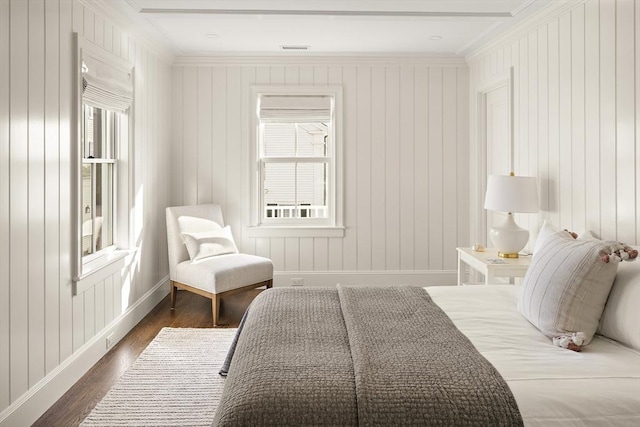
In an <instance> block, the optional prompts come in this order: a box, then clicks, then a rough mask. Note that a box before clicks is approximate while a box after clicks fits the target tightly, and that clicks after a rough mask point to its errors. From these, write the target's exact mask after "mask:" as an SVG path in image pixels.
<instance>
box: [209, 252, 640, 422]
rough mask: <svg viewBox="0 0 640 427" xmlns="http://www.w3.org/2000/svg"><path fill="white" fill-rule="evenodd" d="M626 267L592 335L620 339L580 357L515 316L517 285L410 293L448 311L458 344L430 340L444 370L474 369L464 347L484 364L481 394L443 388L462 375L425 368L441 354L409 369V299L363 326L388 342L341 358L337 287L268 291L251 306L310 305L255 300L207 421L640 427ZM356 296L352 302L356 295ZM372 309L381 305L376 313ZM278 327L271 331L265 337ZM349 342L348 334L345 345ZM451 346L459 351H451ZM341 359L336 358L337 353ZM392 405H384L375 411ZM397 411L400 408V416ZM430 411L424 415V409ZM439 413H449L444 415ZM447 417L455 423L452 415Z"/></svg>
mask: <svg viewBox="0 0 640 427" xmlns="http://www.w3.org/2000/svg"><path fill="white" fill-rule="evenodd" d="M624 264H628V265H624V266H623V265H621V266H620V270H619V271H618V276H617V279H616V281H615V282H614V285H613V288H612V290H611V293H610V294H609V300H608V302H607V306H606V307H605V310H604V314H603V316H602V319H601V325H600V328H599V331H600V332H601V333H602V332H603V331H606V332H607V334H608V335H613V337H614V338H617V339H618V341H614V340H612V339H610V338H607V337H605V336H602V335H596V336H595V338H594V339H593V341H592V342H591V343H590V344H589V345H588V346H586V347H585V348H584V349H583V350H582V351H581V352H574V351H570V350H567V349H564V348H560V347H556V346H554V345H552V343H551V340H550V339H549V338H548V337H547V336H545V335H543V334H542V333H541V332H540V331H539V330H538V329H536V327H534V326H533V325H532V324H530V323H529V322H528V321H527V320H526V319H524V318H523V317H522V315H521V314H520V313H519V312H518V310H517V309H516V304H515V301H516V295H517V293H518V292H519V289H518V287H514V286H512V285H489V286H463V287H447V286H441V287H429V288H424V289H422V288H412V290H411V291H410V296H409V299H410V300H415V299H418V300H422V297H421V296H417V294H415V292H421V293H422V294H424V295H428V297H427V299H429V300H431V301H432V302H433V303H434V304H435V305H436V306H437V307H438V308H439V309H441V310H442V311H443V312H444V313H446V317H447V318H448V319H450V321H451V322H452V323H453V325H455V327H456V328H457V330H459V331H460V332H461V334H463V338H461V340H458V338H455V339H453V338H451V339H450V338H449V337H446V339H441V338H442V337H441V336H440V335H439V334H440V333H439V332H436V333H435V337H434V338H433V339H435V340H436V341H437V340H439V339H440V341H439V342H438V343H437V347H438V348H442V349H444V350H442V353H443V354H444V360H445V361H444V365H449V362H448V361H452V360H453V361H455V360H457V359H459V358H460V359H461V360H462V361H463V362H462V365H465V364H467V363H476V362H475V361H470V362H469V361H467V360H466V359H465V356H464V355H465V354H466V353H467V352H469V351H470V350H469V349H467V344H466V343H465V342H466V341H465V340H467V341H468V343H469V345H470V347H473V349H475V350H476V351H477V352H478V353H479V354H480V355H481V357H482V359H483V360H485V361H487V362H488V364H489V365H490V368H487V367H486V366H484V365H479V366H480V367H479V368H478V367H473V368H472V369H471V372H474V371H475V370H479V371H486V372H485V373H484V374H482V375H485V374H486V375H488V376H489V377H490V381H489V383H490V384H489V386H488V389H486V388H485V389H483V388H482V387H483V384H484V383H485V382H487V380H486V379H485V378H484V377H482V379H480V380H479V381H476V382H477V383H479V384H477V386H478V387H476V386H475V385H473V384H472V387H471V389H470V390H466V386H467V384H466V383H467V382H470V383H473V382H474V380H473V379H472V378H471V377H473V375H471V376H469V374H462V376H461V377H460V378H454V379H453V380H452V381H451V384H448V385H443V386H442V387H439V386H438V384H439V382H440V381H445V382H446V381H447V379H448V378H449V377H450V376H451V375H454V376H455V373H456V372H457V371H458V370H464V366H462V367H461V366H460V365H461V364H460V363H458V364H456V363H453V364H451V366H448V367H443V368H438V367H437V366H439V365H436V362H435V361H433V363H432V358H434V357H436V356H434V355H433V354H429V355H428V356H426V357H423V355H419V358H421V359H420V360H419V361H418V363H412V362H411V360H412V359H415V357H416V354H415V353H412V351H414V350H412V349H411V346H410V345H409V346H408V347H409V350H407V349H406V348H405V346H404V344H403V343H406V342H411V341H416V343H415V344H416V345H415V346H414V347H415V348H420V346H422V345H423V343H422V342H418V340H419V339H421V338H419V339H418V338H416V339H415V340H414V339H413V338H412V336H411V334H412V333H413V332H411V327H410V326H409V324H410V323H411V324H417V325H418V329H420V327H421V323H420V321H417V322H416V321H415V319H414V318H412V316H411V315H409V316H404V315H402V316H394V315H393V314H394V313H395V314H398V313H405V312H407V311H409V312H413V311H414V308H415V307H414V306H413V305H411V304H413V303H411V302H407V301H404V302H399V303H398V304H399V305H394V303H393V302H391V303H389V301H385V304H384V306H387V305H388V306H389V309H388V311H386V312H384V313H382V314H380V316H378V317H379V318H378V320H375V319H372V320H371V319H370V320H368V321H365V323H368V324H371V327H372V329H371V330H376V328H378V330H380V333H379V334H378V335H379V336H380V337H382V338H383V339H381V340H380V341H378V342H368V343H367V345H369V347H367V346H366V345H365V346H364V347H363V348H361V349H360V350H358V349H357V348H356V349H355V350H354V349H353V348H351V349H349V347H348V346H347V347H346V348H347V349H346V350H345V347H344V346H343V345H342V344H344V342H341V340H342V341H344V340H345V338H340V337H338V338H337V339H336V337H335V336H331V334H329V333H327V332H326V330H325V329H324V327H323V326H322V325H324V324H325V323H327V322H329V323H331V322H334V323H336V322H337V323H336V324H338V323H339V322H340V318H341V317H340V315H339V312H340V310H341V309H342V308H343V307H341V304H342V306H344V305H345V303H344V302H342V303H341V302H340V300H339V298H338V300H337V302H336V301H334V304H329V305H327V306H325V305H324V303H323V302H321V301H322V300H323V299H326V298H328V299H330V300H331V299H335V292H337V291H335V290H332V291H331V292H329V293H328V294H326V295H323V296H322V298H320V296H319V295H320V294H319V293H322V292H324V290H308V291H305V292H297V291H296V290H291V289H274V290H270V291H268V292H265V293H263V294H264V297H262V296H261V297H259V298H257V299H256V302H257V303H258V305H259V304H260V299H262V298H264V299H270V301H269V305H271V306H274V305H275V306H278V303H274V301H275V300H271V298H276V297H279V296H278V295H276V294H277V293H281V294H282V295H290V294H294V295H295V297H294V298H299V297H300V296H301V294H305V293H306V294H309V295H310V297H309V298H306V297H305V298H306V302H299V303H297V304H294V305H295V306H296V307H298V308H300V307H303V308H304V310H303V311H304V313H303V314H301V312H299V311H291V310H293V309H292V308H291V307H290V306H292V304H290V303H283V304H282V309H281V310H278V309H274V308H273V307H271V308H268V309H266V310H264V311H262V310H254V305H255V302H254V304H252V306H251V307H250V309H249V311H248V315H247V317H246V321H244V322H243V327H242V329H241V332H239V335H238V337H237V338H238V339H237V346H235V351H234V352H232V353H231V355H232V357H231V359H230V366H229V374H228V377H227V380H226V384H225V391H224V393H223V396H222V399H221V402H220V405H219V408H218V410H217V412H216V418H215V421H214V425H219V426H226V425H251V424H253V425H257V424H260V425H268V424H271V425H389V424H396V425H400V424H402V425H409V424H414V425H425V424H429V425H487V424H491V425H519V424H524V425H525V426H556V425H557V426H560V425H562V426H567V425H569V426H571V425H575V426H602V425H616V426H627V425H629V426H637V425H640V352H639V351H638V348H637V346H636V348H633V347H634V345H635V344H634V343H636V344H637V342H638V341H639V340H640V314H639V313H640V262H633V263H624ZM358 291H364V289H359V290H358ZM373 291H374V294H375V293H376V292H379V291H378V290H373ZM318 292H319V293H318ZM363 295H365V294H359V295H356V296H357V298H360V299H363V298H364V297H363ZM381 295H383V294H377V296H376V298H387V299H394V297H392V296H389V295H391V294H386V295H385V296H381ZM425 301H426V299H425ZM296 310H297V309H296ZM372 310H373V311H375V310H382V311H384V310H386V309H385V308H384V307H383V306H382V305H381V306H376V307H374V308H373V309H372ZM289 311H291V312H290V313H288V312H289ZM354 311H355V312H356V315H357V316H360V315H361V314H362V312H365V311H367V309H366V307H365V308H364V309H363V308H362V307H356V308H355V310H354ZM394 317H396V318H399V320H397V324H394V323H393V322H396V320H393V318H394ZM328 319H334V320H328ZM427 321H428V322H435V323H436V324H437V323H438V322H439V320H437V321H434V320H433V319H429V320H427ZM342 322H344V323H345V324H346V325H347V328H349V322H350V320H349V319H348V316H344V320H342ZM445 323H446V322H445ZM274 324H277V325H278V326H277V328H275V329H273V330H272V332H271V333H266V334H264V333H263V332H264V329H269V327H270V326H273V325H274ZM407 328H408V330H409V332H408V334H409V335H408V336H404V337H402V338H401V339H400V340H396V341H395V342H394V340H393V339H392V338H390V337H393V336H395V331H398V330H404V329H407ZM329 329H330V328H329ZM436 329H438V328H436ZM611 331H613V332H611ZM356 332H357V333H361V331H359V330H356ZM349 333H352V330H351V329H350V330H349ZM366 333H367V332H366V329H365V332H364V334H365V335H366ZM369 333H370V334H371V331H369ZM352 335H353V333H352ZM373 335H375V334H373ZM374 338H375V337H374ZM349 339H350V337H349V334H347V338H346V341H349ZM452 339H453V341H451V340H452ZM450 342H453V343H454V344H453V345H451V346H448V347H447V345H448V343H450ZM347 344H349V343H347ZM376 346H379V347H376ZM396 347H397V348H396ZM363 349H364V350H363ZM473 349H472V350H473ZM458 350H460V351H458ZM341 353H344V354H342V356H344V357H343V358H341V357H339V356H340V354H341ZM427 353H428V352H427ZM349 357H352V358H353V362H354V365H352V366H349V363H346V362H345V358H346V359H348V358H349ZM359 358H360V359H362V358H364V359H366V361H367V363H369V364H370V368H371V369H370V371H369V372H367V371H364V373H363V372H362V369H361V368H360V367H359V366H356V362H357V363H360V362H358V359H359ZM369 359H371V360H369ZM404 359H409V360H410V361H409V363H408V365H409V368H408V371H407V372H408V373H407V372H404V370H405V368H404V365H405V362H404V361H403V360H404ZM437 363H443V362H437ZM434 366H436V368H435V369H434ZM420 367H424V369H425V370H424V372H420ZM416 369H417V371H416ZM447 369H449V370H450V371H447ZM492 369H495V371H496V372H497V373H498V375H497V377H498V378H499V379H502V380H503V381H504V383H505V384H506V385H507V388H508V390H509V391H510V393H511V394H510V396H511V397H508V396H506V397H505V395H503V394H501V393H502V390H501V389H500V387H501V384H500V381H499V380H498V381H497V382H496V383H493V382H491V381H493V378H494V377H495V376H496V375H494V373H493V372H492V371H491V370H492ZM354 371H355V372H354ZM376 371H378V372H379V373H376ZM439 371H442V372H439ZM438 375H440V376H441V377H440V378H439V379H438V381H436V382H435V383H429V380H428V378H430V377H432V376H438ZM465 375H467V376H466V377H465ZM359 376H360V377H365V378H368V377H379V378H375V379H374V380H369V381H370V382H369V383H367V382H366V381H364V382H362V381H360V380H358V377H359ZM354 377H355V378H356V379H355V381H354V379H353V378H354ZM461 378H462V379H463V381H461ZM394 381H395V382H394ZM461 382H464V383H465V384H464V387H462V388H465V390H463V393H467V394H471V395H476V396H475V397H474V398H473V399H471V400H470V401H467V397H464V396H466V395H465V394H456V393H457V391H458V390H457V388H459V387H458V386H459V385H460V383H461ZM424 383H428V384H430V385H428V386H427V387H426V388H427V389H429V388H431V389H430V390H431V391H429V393H432V392H433V391H434V390H435V392H436V394H437V395H439V398H433V397H429V395H427V397H426V398H425V397H424V396H422V397H421V396H420V395H421V393H422V392H423V390H422V386H423V384H424ZM452 389H455V390H454V391H451V390H452ZM359 392H361V394H359ZM385 393H388V394H385ZM511 398H513V400H514V401H515V405H516V407H517V409H516V411H517V412H519V415H518V419H517V420H516V419H514V418H513V413H512V407H510V406H509V405H510V404H512V403H513V402H511V401H510V399H511ZM439 399H440V400H443V401H444V403H443V405H444V409H440V408H439V407H435V406H434V407H433V408H429V407H431V406H433V404H432V403H433V402H434V401H436V400H439ZM474 399H476V400H474ZM494 400H498V403H497V406H495V407H493V408H488V406H489V405H494V404H496V402H495V401H494ZM387 401H388V402H390V403H388V405H389V406H375V405H376V404H380V405H383V404H387ZM372 402H373V403H372ZM441 403H442V402H441ZM439 404H440V403H439ZM371 405H373V406H371ZM403 405H404V408H400V409H398V406H403ZM363 407H364V409H363ZM425 407H427V408H426V412H424V413H422V412H420V411H422V410H423V409H424V408H425ZM469 408H471V409H469ZM487 408H488V409H487ZM465 411H466V412H465ZM487 411H488V412H487ZM370 413H373V415H371V414H370ZM417 413H419V414H418V415H416V414H417ZM441 413H444V414H445V415H446V416H443V417H441V416H440V414H441ZM476 413H478V417H477V418H476ZM414 416H415V417H414ZM450 416H453V417H454V418H448V417H450ZM367 417H368V418H367ZM412 417H414V418H412ZM455 417H457V418H455ZM483 417H484V418H483ZM486 417H489V418H486ZM494 417H495V418H494ZM427 419H428V420H429V421H428V422H425V420H427ZM487 419H490V420H492V421H490V422H488V421H487Z"/></svg>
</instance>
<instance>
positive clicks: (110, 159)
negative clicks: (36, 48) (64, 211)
mask: <svg viewBox="0 0 640 427" xmlns="http://www.w3.org/2000/svg"><path fill="white" fill-rule="evenodd" d="M85 106H89V107H93V108H99V107H94V106H92V105H91V104H87V103H84V102H82V110H83V111H82V116H81V118H82V119H81V123H80V126H81V140H80V142H85V141H84V136H85V135H86V128H84V124H85V121H84V107H85ZM101 110H102V111H104V112H105V113H106V114H105V116H106V115H108V114H109V113H111V114H113V121H112V122H110V123H109V122H107V123H108V126H109V125H111V126H112V129H111V136H112V137H113V139H112V141H111V148H110V151H111V152H110V153H107V154H106V155H103V156H101V157H85V156H84V155H83V154H84V153H83V150H84V148H83V147H80V161H81V163H82V164H81V167H82V166H86V165H91V169H92V173H93V174H94V176H96V171H97V165H98V164H110V165H112V169H111V186H112V191H111V192H112V195H111V197H112V199H111V202H112V207H111V211H112V212H111V229H112V231H111V234H112V236H111V239H112V241H113V243H112V244H111V245H109V246H106V247H104V248H102V249H100V250H97V251H94V252H92V253H90V254H88V255H82V252H83V251H82V247H81V248H80V252H81V254H80V257H81V259H82V264H83V265H85V264H87V263H90V262H92V261H94V260H96V259H98V258H100V257H102V256H104V255H105V254H107V253H109V252H112V251H114V250H116V249H117V244H116V243H117V241H116V237H117V231H118V215H117V213H118V151H119V149H118V148H119V142H120V133H121V122H122V121H123V117H122V116H123V115H124V114H123V113H120V112H117V111H113V110H109V109H106V108H101ZM108 126H107V127H108ZM109 155H110V156H109ZM80 180H81V181H82V171H81V175H80ZM80 185H81V186H82V182H81V183H80ZM81 188H82V187H81ZM91 192H92V206H91V209H92V218H95V216H94V215H95V192H96V184H95V181H94V180H92V191H91ZM81 194H82V193H81ZM79 198H80V208H81V211H82V205H83V203H82V196H81V195H80V196H79ZM80 216H81V217H82V213H80ZM80 222H81V223H82V225H83V228H84V221H83V219H82V218H81V219H80ZM83 233H84V230H83ZM81 238H84V235H82V236H81ZM80 245H81V246H82V242H81V243H80ZM92 246H94V247H95V242H93V239H92Z"/></svg>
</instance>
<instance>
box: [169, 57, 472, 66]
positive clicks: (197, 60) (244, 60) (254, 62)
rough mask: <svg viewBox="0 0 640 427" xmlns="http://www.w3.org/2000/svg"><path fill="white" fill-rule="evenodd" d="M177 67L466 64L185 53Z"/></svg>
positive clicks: (461, 61) (457, 62)
mask: <svg viewBox="0 0 640 427" xmlns="http://www.w3.org/2000/svg"><path fill="white" fill-rule="evenodd" d="M174 65H177V66H203V65H209V66H230V65H246V66H265V65H271V66H274V65H275V66H278V65H293V66H300V65H316V66H318V65H324V66H330V65H337V66H346V65H352V66H357V65H387V66H388V65H422V66H432V67H467V62H466V61H465V58H464V57H462V56H428V55H398V54H387V55H383V54H381V55H363V54H344V55H305V56H293V55H255V56H252V55H246V56H240V55H231V54H230V55H189V56H187V55H185V56H179V57H177V58H176V60H175V62H174Z"/></svg>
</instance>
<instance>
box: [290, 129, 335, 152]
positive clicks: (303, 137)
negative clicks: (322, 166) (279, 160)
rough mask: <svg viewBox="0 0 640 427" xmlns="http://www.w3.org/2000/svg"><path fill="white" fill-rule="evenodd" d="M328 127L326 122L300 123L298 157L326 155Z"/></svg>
mask: <svg viewBox="0 0 640 427" xmlns="http://www.w3.org/2000/svg"><path fill="white" fill-rule="evenodd" d="M328 129H329V128H328V127H327V125H326V124H324V123H320V122H317V123H298V125H297V131H298V157H326V156H327V138H328V136H327V135H328Z"/></svg>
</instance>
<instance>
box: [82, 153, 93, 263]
mask: <svg viewBox="0 0 640 427" xmlns="http://www.w3.org/2000/svg"><path fill="white" fill-rule="evenodd" d="M92 189H93V165H92V164H84V165H82V212H81V214H80V215H81V217H82V256H85V255H89V254H92V253H93V252H94V250H93V240H92V237H93V198H92V197H91V195H92V194H93V190H92Z"/></svg>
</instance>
